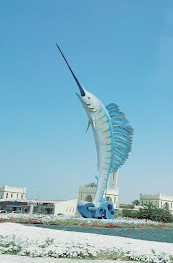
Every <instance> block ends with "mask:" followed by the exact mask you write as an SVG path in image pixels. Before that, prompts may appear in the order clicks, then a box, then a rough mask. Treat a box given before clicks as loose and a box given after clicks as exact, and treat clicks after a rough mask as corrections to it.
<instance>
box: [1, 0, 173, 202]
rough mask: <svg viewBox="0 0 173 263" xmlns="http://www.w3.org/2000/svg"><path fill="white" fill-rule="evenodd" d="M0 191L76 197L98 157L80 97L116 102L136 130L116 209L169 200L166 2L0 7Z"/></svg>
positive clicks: (172, 47)
mask: <svg viewBox="0 0 173 263" xmlns="http://www.w3.org/2000/svg"><path fill="white" fill-rule="evenodd" d="M0 32H1V33H0V122H1V125H0V138H1V139H0V185H9V186H16V187H24V186H25V187H26V189H27V197H28V198H30V199H35V198H38V197H39V198H40V199H47V200H57V199H58V200H65V199H74V198H78V191H79V186H80V185H85V184H88V183H90V182H95V178H94V177H95V175H96V169H97V156H96V149H95V143H94V139H93V134H92V130H91V129H90V130H89V131H88V132H87V133H86V128H87V123H88V121H87V116H86V113H85V112H84V110H83V108H82V106H81V104H80V101H79V100H78V98H77V96H76V94H75V92H78V88H77V86H76V83H75V81H74V80H73V78H72V76H71V74H70V72H69V70H68V68H67V66H66V65H65V63H64V61H63V59H62V57H61V55H60V53H59V52H58V50H57V47H56V45H55V43H56V42H57V43H58V44H59V45H60V47H61V49H62V50H63V52H64V54H65V56H66V58H67V59H68V61H69V63H70V65H71V67H72V69H73V71H74V72H75V74H76V76H77V77H78V79H79V80H80V82H81V83H82V85H83V86H84V87H85V89H87V90H88V91H90V92H91V93H93V94H94V95H95V96H97V97H98V98H99V99H100V100H101V101H102V103H103V104H104V105H105V106H106V105H107V104H109V103H111V102H114V103H116V104H117V105H119V107H120V110H121V111H122V112H124V113H125V115H126V117H127V119H128V120H129V123H130V125H131V126H132V127H133V128H134V136H133V145H132V151H131V153H130V154H129V159H128V160H127V161H126V163H125V164H124V165H123V166H122V167H121V168H120V169H119V175H118V188H119V200H120V202H124V203H130V202H131V201H133V200H135V199H139V195H140V193H146V194H147V193H150V194H156V193H163V194H166V195H173V188H172V185H173V161H172V156H173V139H172V136H173V121H172V116H173V102H172V100H173V73H172V68H173V2H172V1H171V0H165V1H163V0H152V1H151V0H145V1H139V0H122V1H120V0H119V1H118V0H108V1H106V0H95V1H92V0H88V1H84V0H72V1H67V0H52V1H46V0H37V1H35V0H30V1H26V0H25V1H24V0H17V1H13V0H6V1H4V0H0Z"/></svg>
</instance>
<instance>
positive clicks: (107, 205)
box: [77, 200, 115, 219]
mask: <svg viewBox="0 0 173 263" xmlns="http://www.w3.org/2000/svg"><path fill="white" fill-rule="evenodd" d="M77 209H78V212H79V213H80V214H81V215H82V216H83V217H85V218H100V219H102V218H104V219H114V218H115V217H114V214H115V209H114V206H113V203H112V202H110V201H106V200H103V202H102V203H100V204H98V205H97V206H95V205H94V204H93V203H89V202H86V201H80V202H79V203H78V205H77Z"/></svg>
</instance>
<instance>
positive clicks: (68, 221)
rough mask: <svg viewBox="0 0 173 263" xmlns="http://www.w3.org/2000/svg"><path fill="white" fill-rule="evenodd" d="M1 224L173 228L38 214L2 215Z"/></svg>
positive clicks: (136, 221)
mask: <svg viewBox="0 0 173 263" xmlns="http://www.w3.org/2000/svg"><path fill="white" fill-rule="evenodd" d="M1 222H14V223H25V224H48V225H67V226H80V227H105V228H114V227H128V228H173V223H159V222H154V221H151V220H144V219H132V218H115V219H111V220H107V219H88V218H82V217H67V216H54V215H37V214H33V215H29V214H0V223H1Z"/></svg>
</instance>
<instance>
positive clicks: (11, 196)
mask: <svg viewBox="0 0 173 263" xmlns="http://www.w3.org/2000/svg"><path fill="white" fill-rule="evenodd" d="M25 198H26V188H25V187H23V188H18V187H10V186H7V185H4V186H0V200H1V199H2V200H11V201H14V200H24V199H25Z"/></svg>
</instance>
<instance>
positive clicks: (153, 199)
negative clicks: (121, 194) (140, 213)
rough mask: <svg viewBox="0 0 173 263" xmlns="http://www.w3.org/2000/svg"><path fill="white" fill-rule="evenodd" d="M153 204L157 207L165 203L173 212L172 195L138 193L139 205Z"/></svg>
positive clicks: (161, 206)
mask: <svg viewBox="0 0 173 263" xmlns="http://www.w3.org/2000/svg"><path fill="white" fill-rule="evenodd" d="M148 204H153V205H154V206H156V207H158V208H163V207H164V206H165V205H166V206H167V208H168V209H169V210H170V212H171V213H172V214H173V196H172V195H163V194H142V193H141V194H140V205H142V206H144V205H148Z"/></svg>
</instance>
